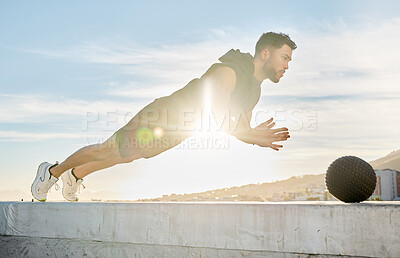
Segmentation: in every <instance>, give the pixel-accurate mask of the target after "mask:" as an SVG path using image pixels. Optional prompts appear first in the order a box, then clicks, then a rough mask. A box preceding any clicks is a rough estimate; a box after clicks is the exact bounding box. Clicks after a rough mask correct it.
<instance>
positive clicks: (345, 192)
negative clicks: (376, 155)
mask: <svg viewBox="0 0 400 258" xmlns="http://www.w3.org/2000/svg"><path fill="white" fill-rule="evenodd" d="M325 183H326V187H327V188H328V190H329V192H330V193H331V194H332V195H333V196H335V197H336V198H337V199H339V200H341V201H343V202H362V201H365V200H367V199H368V198H369V197H370V196H371V195H372V193H373V192H374V191H375V186H376V174H375V171H374V169H373V168H372V167H371V165H370V164H368V163H367V162H366V161H364V160H362V159H360V158H358V157H354V156H344V157H341V158H338V159H336V160H335V161H333V162H332V164H331V165H330V166H329V168H328V170H327V172H326V176H325Z"/></svg>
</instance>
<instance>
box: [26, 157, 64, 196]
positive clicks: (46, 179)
mask: <svg viewBox="0 0 400 258" xmlns="http://www.w3.org/2000/svg"><path fill="white" fill-rule="evenodd" d="M56 165H57V164H50V163H48V162H43V163H42V164H40V165H39V167H38V170H37V173H36V178H35V180H34V181H33V183H32V186H31V192H32V196H33V197H34V198H35V199H36V200H38V201H41V202H45V201H46V198H47V193H48V192H49V190H50V188H51V187H52V186H53V185H54V184H55V183H56V182H57V181H58V178H56V177H54V176H53V175H52V174H50V168H51V167H53V166H56ZM56 190H57V188H56Z"/></svg>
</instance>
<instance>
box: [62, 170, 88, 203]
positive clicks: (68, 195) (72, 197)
mask: <svg viewBox="0 0 400 258" xmlns="http://www.w3.org/2000/svg"><path fill="white" fill-rule="evenodd" d="M61 179H62V181H63V189H62V194H63V196H64V198H65V200H67V201H69V202H77V201H79V198H78V196H77V195H76V192H77V191H78V188H79V186H80V185H81V184H82V182H83V179H79V180H78V181H76V179H75V177H74V175H72V170H71V169H69V170H67V171H65V172H64V173H63V174H62V175H61ZM82 186H83V187H85V186H84V185H82Z"/></svg>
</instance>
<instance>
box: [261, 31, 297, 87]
mask: <svg viewBox="0 0 400 258" xmlns="http://www.w3.org/2000/svg"><path fill="white" fill-rule="evenodd" d="M296 48H297V46H296V44H295V43H294V42H293V41H292V40H291V39H290V38H289V36H288V35H286V34H283V33H275V32H267V33H263V34H262V35H261V37H260V39H259V40H258V41H257V44H256V51H255V55H254V57H255V58H258V59H260V60H261V61H262V62H263V63H264V64H263V72H264V75H265V77H266V78H268V79H270V80H271V81H272V82H275V83H277V82H279V80H280V78H281V77H282V76H283V74H284V73H285V71H286V70H287V69H289V61H290V60H292V51H293V50H295V49H296Z"/></svg>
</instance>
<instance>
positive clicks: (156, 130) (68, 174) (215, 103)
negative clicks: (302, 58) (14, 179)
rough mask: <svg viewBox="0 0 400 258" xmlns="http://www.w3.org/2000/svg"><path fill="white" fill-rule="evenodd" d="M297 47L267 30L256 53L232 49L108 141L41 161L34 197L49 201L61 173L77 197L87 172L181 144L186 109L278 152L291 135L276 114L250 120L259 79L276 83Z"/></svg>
mask: <svg viewBox="0 0 400 258" xmlns="http://www.w3.org/2000/svg"><path fill="white" fill-rule="evenodd" d="M296 47H297V46H296V44H295V43H294V42H293V41H292V40H291V39H290V38H289V36H287V35H286V34H282V33H279V34H278V33H274V32H268V33H264V34H263V35H261V37H260V39H259V40H258V42H257V44H256V49H255V55H254V57H253V56H251V55H250V54H248V53H246V54H245V53H241V52H240V51H239V50H233V49H232V50H230V51H228V52H227V53H226V54H225V55H224V56H222V57H221V58H220V59H219V60H220V61H221V62H220V63H216V64H213V65H212V66H211V67H210V68H209V69H208V70H207V71H206V73H205V74H204V75H203V76H202V77H201V78H200V79H194V80H192V81H191V82H189V83H188V84H187V85H186V86H185V87H184V88H182V89H180V90H178V91H176V92H174V93H173V94H171V95H170V96H167V97H162V98H159V99H156V100H155V101H154V102H152V103H150V104H149V105H147V106H146V107H145V108H143V109H142V110H141V111H140V112H139V113H138V114H137V115H136V116H135V117H133V118H132V119H131V120H130V121H129V123H128V124H126V125H125V126H124V127H122V128H121V129H120V130H118V131H117V132H116V133H114V134H113V135H112V136H111V137H110V138H109V139H108V140H106V141H105V142H104V143H102V144H93V145H89V146H86V147H84V148H82V149H80V150H78V151H76V152H75V153H74V154H72V155H71V156H69V157H68V158H67V159H66V160H65V161H64V162H62V163H60V164H57V163H56V164H50V163H47V162H43V163H42V164H40V165H39V168H38V170H37V175H36V178H35V180H34V182H33V184H32V187H31V191H32V195H33V197H35V198H36V199H37V200H39V201H46V197H47V192H48V191H49V190H50V188H51V187H52V186H53V185H54V184H55V183H56V182H57V181H58V178H59V177H60V176H61V178H62V181H63V190H62V193H63V196H64V198H65V199H66V200H68V201H78V196H77V195H76V192H77V190H78V188H79V186H80V184H81V183H82V178H83V177H85V176H86V175H88V174H90V173H92V172H95V171H98V170H100V169H104V168H107V167H111V166H114V165H116V164H120V163H128V162H132V161H134V160H137V159H140V158H150V157H154V156H156V155H158V154H160V153H161V152H163V151H166V150H168V149H170V148H172V147H174V146H176V145H178V144H179V143H181V142H182V141H183V140H184V139H186V138H188V137H190V136H191V135H193V132H194V127H193V126H192V127H191V128H189V129H188V128H187V126H186V125H185V122H188V121H185V119H183V120H182V118H185V112H186V111H187V110H188V109H189V110H194V113H196V114H198V113H200V114H202V113H203V112H204V110H205V109H207V108H208V109H211V112H212V114H213V115H215V117H216V118H217V119H218V121H221V119H222V121H223V123H221V124H223V128H224V131H225V132H226V133H229V134H231V135H233V136H235V137H236V138H237V139H239V140H241V141H243V142H246V143H249V144H253V145H254V144H257V145H259V146H261V147H269V148H272V149H274V150H276V151H278V150H279V149H280V148H282V147H283V146H282V145H279V144H276V142H279V141H286V140H287V139H288V138H289V137H290V135H289V132H288V129H287V128H276V129H274V128H273V127H274V125H275V123H274V122H272V118H271V119H270V120H268V121H266V122H264V123H262V124H260V125H258V126H257V127H255V128H251V127H250V119H251V115H252V110H253V108H254V106H255V105H256V104H257V102H258V101H259V98H260V93H261V89H260V85H261V82H262V81H264V80H265V79H269V80H271V81H272V82H274V83H278V82H279V80H280V78H282V76H283V75H284V73H285V71H286V70H287V69H288V68H289V66H288V63H289V61H291V60H292V51H293V50H294V49H296ZM186 113H187V112H186ZM189 122H193V121H189ZM200 122H202V121H200ZM186 124H187V123H186ZM192 124H193V123H192ZM221 127H222V126H221Z"/></svg>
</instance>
